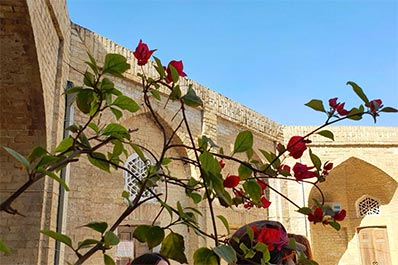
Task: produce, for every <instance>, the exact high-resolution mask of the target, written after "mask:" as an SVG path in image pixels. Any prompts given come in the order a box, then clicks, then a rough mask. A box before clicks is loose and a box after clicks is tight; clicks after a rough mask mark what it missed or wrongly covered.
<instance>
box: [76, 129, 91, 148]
mask: <svg viewBox="0 0 398 265" xmlns="http://www.w3.org/2000/svg"><path fill="white" fill-rule="evenodd" d="M79 140H80V144H81V145H82V146H84V147H85V148H87V149H91V146H90V141H89V140H88V138H87V136H86V135H85V134H84V133H83V132H82V133H81V134H80V135H79Z"/></svg>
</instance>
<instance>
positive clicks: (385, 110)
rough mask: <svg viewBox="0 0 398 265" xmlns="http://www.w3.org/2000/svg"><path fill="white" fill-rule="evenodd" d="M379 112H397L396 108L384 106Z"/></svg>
mask: <svg viewBox="0 0 398 265" xmlns="http://www.w3.org/2000/svg"><path fill="white" fill-rule="evenodd" d="M380 112H398V109H394V108H391V107H385V108H382V109H381V110H380Z"/></svg>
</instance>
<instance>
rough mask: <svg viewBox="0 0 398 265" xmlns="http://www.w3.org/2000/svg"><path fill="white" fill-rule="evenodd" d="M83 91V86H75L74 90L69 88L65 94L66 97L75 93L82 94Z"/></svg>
mask: <svg viewBox="0 0 398 265" xmlns="http://www.w3.org/2000/svg"><path fill="white" fill-rule="evenodd" d="M82 90H84V88H83V87H81V86H75V87H72V88H69V89H67V90H65V92H64V93H65V94H66V95H69V94H73V93H78V92H80V91H82Z"/></svg>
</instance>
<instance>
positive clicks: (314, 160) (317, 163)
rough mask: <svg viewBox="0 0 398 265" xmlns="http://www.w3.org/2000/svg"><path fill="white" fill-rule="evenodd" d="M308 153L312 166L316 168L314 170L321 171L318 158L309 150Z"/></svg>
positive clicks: (320, 163)
mask: <svg viewBox="0 0 398 265" xmlns="http://www.w3.org/2000/svg"><path fill="white" fill-rule="evenodd" d="M309 151H310V157H311V161H312V163H313V164H314V166H315V167H316V169H317V170H318V171H319V170H320V169H321V166H322V162H321V160H320V159H319V157H318V156H317V155H315V154H314V153H312V150H311V149H310V150H309Z"/></svg>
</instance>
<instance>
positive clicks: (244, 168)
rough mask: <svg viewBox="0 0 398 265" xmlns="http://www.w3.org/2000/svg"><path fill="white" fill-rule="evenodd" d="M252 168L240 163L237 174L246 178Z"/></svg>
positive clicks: (250, 173)
mask: <svg viewBox="0 0 398 265" xmlns="http://www.w3.org/2000/svg"><path fill="white" fill-rule="evenodd" d="M252 172H253V171H252V170H251V169H250V168H249V167H247V166H246V165H245V164H240V165H239V168H238V174H239V177H240V178H241V179H247V178H249V177H250V176H251V175H252Z"/></svg>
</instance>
